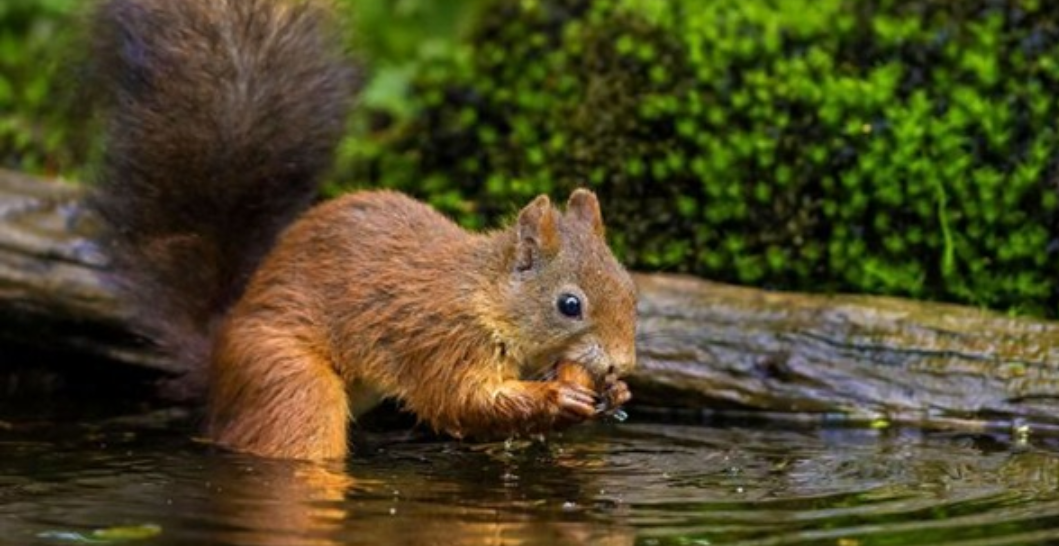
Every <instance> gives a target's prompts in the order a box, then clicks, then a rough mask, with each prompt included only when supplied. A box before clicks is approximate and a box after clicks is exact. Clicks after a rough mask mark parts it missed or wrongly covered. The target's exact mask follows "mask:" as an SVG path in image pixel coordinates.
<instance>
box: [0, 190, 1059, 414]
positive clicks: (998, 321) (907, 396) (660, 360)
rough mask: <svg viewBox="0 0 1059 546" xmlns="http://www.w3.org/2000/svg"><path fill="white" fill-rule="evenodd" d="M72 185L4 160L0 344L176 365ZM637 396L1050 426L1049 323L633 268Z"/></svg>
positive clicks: (167, 369) (1053, 394)
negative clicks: (110, 268)
mask: <svg viewBox="0 0 1059 546" xmlns="http://www.w3.org/2000/svg"><path fill="white" fill-rule="evenodd" d="M82 197H83V192H82V191H81V190H80V189H78V188H76V187H73V186H69V185H63V184H58V183H55V182H49V181H43V180H38V179H33V178H30V177H27V176H24V175H18V174H14V173H7V172H2V171H0V341H3V342H7V343H17V344H20V345H23V346H25V345H33V346H40V347H44V348H49V349H55V348H63V349H69V350H74V351H78V352H80V353H84V354H86V355H94V356H97V357H105V358H107V359H109V360H112V361H114V362H116V363H122V364H128V365H134V366H137V367H146V368H150V369H153V370H157V371H158V372H159V373H161V374H179V373H180V372H181V371H183V370H182V369H181V367H180V366H179V364H177V363H175V362H173V361H171V360H169V359H167V358H165V357H163V356H161V355H159V354H157V353H155V352H154V351H152V349H151V347H150V346H148V345H147V344H145V343H143V342H142V341H141V340H138V339H137V338H136V337H135V336H133V335H132V334H131V333H130V331H129V321H128V313H127V310H125V309H123V308H122V306H121V305H120V304H119V302H118V301H117V299H116V298H115V295H114V291H113V289H112V288H111V287H109V286H108V285H107V284H105V283H104V282H101V278H102V275H101V274H102V273H104V272H105V270H106V264H105V261H104V260H103V259H102V257H101V255H100V253H99V252H98V249H97V248H96V247H95V245H94V244H93V243H92V239H91V235H92V232H93V222H92V218H90V215H88V214H86V213H85V211H84V207H83V205H82V204H81V199H82ZM636 282H637V285H638V288H639V291H640V332H639V341H638V345H639V351H640V365H639V369H638V371H637V372H636V373H635V374H634V376H633V377H632V378H631V379H630V383H631V384H632V387H633V392H634V396H635V397H636V400H637V401H639V402H640V403H645V404H650V405H654V406H662V407H675V408H692V409H702V408H712V407H739V408H749V409H758V410H769V411H775V412H808V413H828V414H842V415H846V416H853V417H855V418H865V419H875V418H885V419H891V420H894V419H896V420H902V421H913V422H916V423H921V424H922V423H934V424H942V425H944V424H945V423H952V422H953V421H952V420H953V419H999V420H1003V421H1005V422H1013V421H1014V422H1017V421H1018V420H1026V421H1028V422H1032V423H1037V424H1042V425H1043V424H1047V425H1056V424H1059V323H1056V322H1050V321H1041V320H1034V319H1029V318H1015V317H1009V316H1006V315H1002V314H998V313H993V312H988V311H984V310H980V309H974V308H969V307H962V306H956V305H946V304H936V303H925V302H915V301H909V300H901V299H896V298H884V297H873V296H842V295H836V296H827V295H807V294H796V293H777V292H767V291H763V290H757V289H752V288H742V287H735V286H729V285H723V284H718V283H712V282H707V281H703V280H700V279H695V278H691V277H681V276H672V275H660V274H651V275H648V274H641V275H636Z"/></svg>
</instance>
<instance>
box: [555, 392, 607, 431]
mask: <svg viewBox="0 0 1059 546" xmlns="http://www.w3.org/2000/svg"><path fill="white" fill-rule="evenodd" d="M549 390H550V391H551V393H550V394H551V409H552V413H553V415H554V419H555V426H556V427H558V428H563V427H567V426H570V425H574V424H577V423H580V422H582V421H586V420H588V419H591V418H592V417H593V416H595V415H596V394H595V393H594V392H592V391H591V390H590V389H586V388H585V387H583V386H581V385H576V384H573V383H565V382H560V381H556V382H553V383H551V386H550V389H549Z"/></svg>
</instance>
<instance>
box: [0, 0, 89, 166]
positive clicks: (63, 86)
mask: <svg viewBox="0 0 1059 546" xmlns="http://www.w3.org/2000/svg"><path fill="white" fill-rule="evenodd" d="M77 5H78V2H77V1H76V0H6V1H5V2H3V3H2V4H0V167H4V168H9V169H20V170H24V171H29V172H36V173H47V174H53V175H54V174H67V175H74V176H76V175H77V174H78V173H79V170H80V169H81V168H82V167H83V165H84V162H85V160H86V156H87V153H88V152H87V150H88V148H89V147H88V145H87V142H86V141H85V134H84V129H85V127H86V126H87V125H86V124H85V123H84V122H85V121H86V120H85V119H83V116H84V113H83V111H80V112H74V111H73V109H71V108H70V106H71V104H72V102H71V98H72V97H73V92H72V90H73V88H74V87H75V81H76V74H75V72H73V71H70V70H63V69H62V68H61V67H63V66H64V61H65V59H66V58H67V57H69V56H70V55H71V51H70V50H69V49H68V46H69V44H68V39H69V38H70V35H71V31H70V28H71V27H72V24H73V20H74V17H73V15H72V13H73V11H74V9H75V8H76V7H77ZM75 114H79V115H80V116H79V117H78V116H76V115H75ZM71 116H74V117H71Z"/></svg>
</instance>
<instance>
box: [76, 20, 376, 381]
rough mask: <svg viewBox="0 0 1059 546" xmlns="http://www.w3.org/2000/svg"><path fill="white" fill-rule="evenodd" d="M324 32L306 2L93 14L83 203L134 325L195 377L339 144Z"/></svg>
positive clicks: (330, 32)
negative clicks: (97, 224) (95, 144)
mask: <svg viewBox="0 0 1059 546" xmlns="http://www.w3.org/2000/svg"><path fill="white" fill-rule="evenodd" d="M331 18H332V14H331V13H330V12H329V11H328V10H326V9H324V8H323V7H322V6H320V5H319V4H318V3H316V2H314V1H312V0H291V1H283V0H103V1H101V2H100V3H99V5H98V6H97V11H96V12H95V16H94V19H93V27H94V28H93V29H92V31H93V34H92V35H93V37H94V43H93V62H92V65H93V72H94V74H93V80H94V81H93V83H94V84H96V85H98V86H99V89H98V90H97V91H96V92H97V93H98V94H100V95H101V96H102V98H103V101H102V102H103V104H104V105H105V122H106V151H105V155H104V162H103V167H102V169H101V173H100V174H101V179H100V180H99V183H98V187H97V188H96V190H97V191H96V192H95V193H94V197H93V201H92V203H93V206H94V208H95V209H96V210H97V211H98V213H99V214H100V216H101V217H102V218H103V220H104V225H105V237H104V243H105V245H106V248H107V249H108V253H109V255H110V257H111V259H112V261H113V264H114V270H115V271H116V279H115V280H116V282H117V283H118V284H119V285H120V288H121V289H122V291H123V293H124V294H125V296H126V297H127V298H128V300H129V302H130V303H131V305H132V307H133V309H134V312H135V313H136V320H137V323H138V325H139V326H140V327H141V328H142V330H143V332H144V334H145V335H147V336H149V337H151V338H152V339H153V340H154V341H156V342H157V343H159V345H161V346H162V348H163V349H164V350H167V351H169V352H170V353H171V354H173V355H174V356H176V357H177V358H179V359H181V360H182V361H184V362H185V363H186V364H187V366H188V367H189V369H191V370H192V371H193V372H194V371H195V370H197V369H202V364H204V363H205V361H206V360H208V358H209V346H210V342H211V339H210V338H211V336H212V331H213V328H214V326H215V323H216V322H217V319H218V318H219V317H220V316H222V315H223V313H224V311H225V310H226V309H227V308H228V307H229V306H230V305H231V304H232V303H234V301H235V300H236V299H237V298H238V297H239V296H240V294H241V292H242V290H243V288H244V286H245V284H246V281H247V279H248V278H249V276H250V274H251V273H252V272H253V270H254V269H255V268H256V267H257V265H258V263H259V262H260V260H261V259H262V258H263V256H264V255H265V253H266V252H267V251H268V250H269V248H270V247H271V246H272V244H273V243H274V240H275V238H276V236H277V235H278V233H279V232H280V231H281V230H282V229H283V228H284V227H285V226H286V225H287V224H288V223H289V222H290V221H291V220H292V219H293V218H294V217H295V216H296V215H298V214H299V213H300V212H302V211H303V210H304V209H305V208H306V207H307V206H308V205H309V204H310V202H311V201H312V199H313V197H314V196H315V195H316V193H317V188H318V183H319V178H320V176H321V172H322V171H324V170H325V169H326V168H327V167H328V165H329V163H330V161H331V156H332V152H333V151H334V148H335V145H336V144H337V142H338V140H339V138H340V136H341V135H342V132H343V129H344V121H345V113H346V110H347V106H348V105H349V103H350V101H351V98H352V94H353V87H354V85H355V77H354V73H353V71H352V69H351V67H350V65H349V64H348V63H347V61H346V60H345V59H344V57H343V55H342V53H341V51H342V48H341V47H340V40H339V39H338V38H337V35H336V33H335V32H334V30H335V29H333V28H331V24H330V21H331ZM193 375H194V374H193ZM199 375H201V374H199Z"/></svg>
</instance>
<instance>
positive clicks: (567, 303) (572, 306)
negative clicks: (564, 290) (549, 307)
mask: <svg viewBox="0 0 1059 546" xmlns="http://www.w3.org/2000/svg"><path fill="white" fill-rule="evenodd" d="M556 306H557V307H558V308H559V312H560V313H562V314H563V315H565V316H567V317H570V318H575V319H579V318H581V298H578V297H577V296H575V295H573V294H563V295H561V296H559V301H558V302H556Z"/></svg>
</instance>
